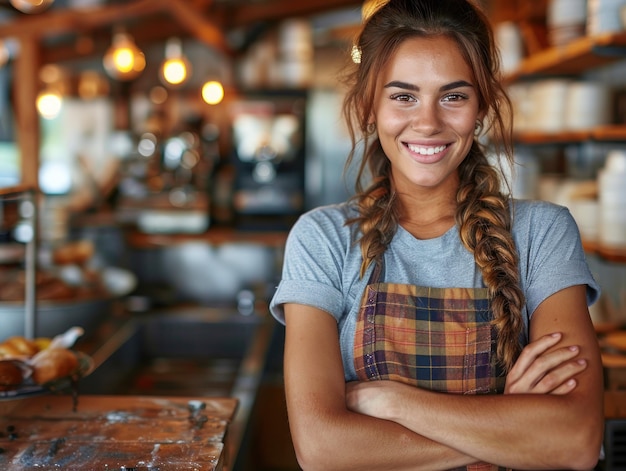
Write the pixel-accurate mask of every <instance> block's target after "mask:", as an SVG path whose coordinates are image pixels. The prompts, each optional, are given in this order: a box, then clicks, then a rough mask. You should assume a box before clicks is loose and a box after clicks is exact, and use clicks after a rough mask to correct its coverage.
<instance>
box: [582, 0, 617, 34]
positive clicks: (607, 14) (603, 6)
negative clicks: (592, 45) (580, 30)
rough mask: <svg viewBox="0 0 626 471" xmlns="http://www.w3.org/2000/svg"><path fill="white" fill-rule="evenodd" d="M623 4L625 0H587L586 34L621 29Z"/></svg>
mask: <svg viewBox="0 0 626 471" xmlns="http://www.w3.org/2000/svg"><path fill="white" fill-rule="evenodd" d="M624 6H626V0H588V1H587V35H589V36H596V35H599V34H602V33H612V32H617V31H623V30H624V25H623V24H622V20H621V10H622V8H623V7H624Z"/></svg>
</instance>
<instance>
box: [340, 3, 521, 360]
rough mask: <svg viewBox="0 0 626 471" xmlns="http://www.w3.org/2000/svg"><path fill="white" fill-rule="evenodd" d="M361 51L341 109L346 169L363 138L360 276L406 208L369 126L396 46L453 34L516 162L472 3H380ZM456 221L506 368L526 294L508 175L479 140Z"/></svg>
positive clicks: (481, 19)
mask: <svg viewBox="0 0 626 471" xmlns="http://www.w3.org/2000/svg"><path fill="white" fill-rule="evenodd" d="M367 5H368V6H369V10H366V9H364V11H365V14H364V16H365V18H364V24H363V28H362V30H361V32H360V33H359V35H358V37H357V40H356V42H355V46H354V48H353V60H354V62H356V64H355V65H353V67H352V68H351V70H350V71H349V73H348V75H347V76H346V78H347V81H348V84H349V88H348V90H347V92H346V95H345V99H344V104H343V113H344V117H345V119H346V122H347V125H348V130H349V133H350V137H351V140H352V152H351V153H350V156H349V158H348V161H347V163H346V165H347V166H349V165H351V163H352V162H353V161H354V160H355V159H356V158H357V157H356V154H357V148H358V146H359V144H362V146H363V147H362V148H363V154H362V159H361V162H360V164H359V167H358V172H357V180H356V193H355V195H354V197H353V198H352V199H353V202H354V203H355V204H356V205H357V207H358V208H359V215H358V216H357V217H356V218H354V219H352V220H350V221H348V223H349V224H357V225H358V227H359V229H360V234H361V236H360V239H359V243H360V247H361V253H362V256H363V262H362V265H361V276H364V274H365V272H366V270H367V268H368V267H369V266H370V265H371V264H372V263H377V262H379V261H380V260H381V259H382V256H383V253H384V252H385V250H386V248H387V245H388V244H389V243H390V241H391V240H392V238H393V236H394V234H395V232H396V230H397V228H398V224H399V219H400V210H399V208H398V206H399V205H398V204H395V203H396V198H397V197H396V194H395V191H394V188H393V185H392V181H391V166H390V163H389V160H388V158H387V157H386V155H385V153H384V152H383V149H382V147H381V144H380V141H379V139H378V137H377V136H376V133H375V130H373V129H372V126H371V124H370V120H371V116H373V114H374V113H373V111H374V110H373V107H374V97H375V92H376V84H377V82H376V81H377V75H378V72H379V71H380V70H382V69H383V67H384V66H385V65H386V63H387V61H388V60H389V58H390V57H392V55H393V53H394V52H395V50H396V49H397V48H398V46H399V45H400V44H401V43H402V42H403V41H405V40H406V39H409V38H413V37H416V36H417V37H437V36H445V37H449V38H451V39H453V40H454V41H455V42H456V44H457V45H458V47H459V50H460V51H461V54H462V55H463V57H464V58H465V61H466V62H467V64H468V65H469V66H470V68H471V69H472V71H473V73H474V78H475V81H476V85H477V90H478V95H479V110H480V111H481V112H482V113H483V114H484V116H485V122H486V128H485V131H488V132H489V135H490V137H491V140H492V143H493V145H494V147H495V149H496V151H497V152H498V153H500V154H501V155H504V156H505V157H506V158H507V159H508V160H509V162H510V163H512V160H513V157H512V156H513V150H512V144H511V141H512V138H511V133H512V123H511V119H512V118H511V116H512V113H511V103H510V101H509V99H508V97H507V95H506V92H505V91H504V89H503V87H502V84H501V81H500V72H499V65H500V59H499V55H498V51H497V48H496V46H495V42H494V38H493V32H492V30H491V28H490V25H489V22H488V19H487V17H486V16H485V14H484V13H483V12H482V11H481V9H480V8H479V7H478V6H476V5H474V4H473V3H472V2H471V0H387V1H385V0H374V1H371V2H367ZM458 172H459V181H460V184H459V187H458V190H457V194H456V203H457V209H456V214H455V219H456V224H457V226H458V227H459V233H460V237H461V241H462V243H463V244H464V246H465V247H466V248H467V249H468V250H469V251H470V252H471V253H473V255H474V260H475V262H476V264H477V266H478V267H479V268H480V270H481V273H482V276H483V280H484V282H485V285H486V286H487V289H488V293H489V299H490V305H491V310H492V312H493V314H494V320H493V324H494V325H495V327H496V329H497V332H498V338H497V356H498V359H499V361H500V363H501V365H502V366H503V367H504V369H505V371H508V370H509V369H510V368H511V367H512V366H513V364H514V363H515V360H516V359H517V357H518V356H519V354H520V352H521V348H522V347H521V343H520V335H521V333H522V330H523V327H524V324H523V320H522V308H523V305H524V295H523V292H522V290H521V287H520V279H519V270H518V254H517V250H516V247H515V244H514V242H513V237H512V234H511V225H512V216H511V206H510V196H509V195H506V194H504V193H503V192H502V188H503V180H502V172H501V171H499V170H498V168H497V167H494V166H493V165H492V164H491V163H490V162H489V160H488V159H487V156H486V153H485V150H484V148H483V146H482V145H481V144H480V142H479V141H478V139H474V142H473V144H472V146H471V149H470V151H469V153H468V155H467V156H466V158H465V159H464V160H463V162H462V163H461V164H460V166H459V169H458Z"/></svg>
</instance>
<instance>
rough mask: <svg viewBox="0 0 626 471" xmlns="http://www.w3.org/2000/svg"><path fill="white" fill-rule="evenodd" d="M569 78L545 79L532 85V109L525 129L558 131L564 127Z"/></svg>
mask: <svg viewBox="0 0 626 471" xmlns="http://www.w3.org/2000/svg"><path fill="white" fill-rule="evenodd" d="M569 84H570V80H566V79H546V80H540V81H538V82H536V83H534V84H533V85H532V88H531V90H530V98H531V102H532V111H531V112H530V120H529V122H528V123H527V129H528V130H532V131H535V130H536V131H542V132H559V131H562V130H563V129H564V128H565V107H566V102H567V93H568V89H569Z"/></svg>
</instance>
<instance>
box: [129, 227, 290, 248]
mask: <svg viewBox="0 0 626 471" xmlns="http://www.w3.org/2000/svg"><path fill="white" fill-rule="evenodd" d="M287 234H288V233H287V231H267V232H266V231H239V230H236V229H233V228H225V227H224V228H223V227H214V228H209V230H207V231H206V232H204V233H201V234H145V233H143V232H139V231H137V230H134V229H133V230H129V231H127V232H126V242H127V243H128V245H129V246H131V247H134V248H139V249H149V248H158V247H168V246H172V245H176V244H182V243H185V242H189V241H202V242H207V243H209V244H214V245H221V244H228V243H252V244H261V245H266V246H268V247H276V248H281V247H283V246H284V245H285V242H286V241H287Z"/></svg>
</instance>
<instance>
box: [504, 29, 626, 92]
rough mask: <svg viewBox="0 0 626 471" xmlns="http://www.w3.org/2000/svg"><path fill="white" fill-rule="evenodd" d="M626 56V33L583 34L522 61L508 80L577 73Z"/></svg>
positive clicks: (507, 77)
mask: <svg viewBox="0 0 626 471" xmlns="http://www.w3.org/2000/svg"><path fill="white" fill-rule="evenodd" d="M623 58H626V32H619V33H604V34H600V35H597V36H593V37H583V38H580V39H577V40H575V41H572V42H571V43H569V44H566V45H564V46H560V47H551V48H548V49H545V50H543V51H541V52H539V53H536V54H533V55H532V56H531V57H528V58H526V59H525V60H523V61H522V63H521V64H520V66H519V67H518V69H517V70H516V71H514V72H512V73H511V74H509V75H507V76H506V77H505V80H506V81H508V82H513V81H515V80H519V79H521V78H529V77H531V76H536V75H574V74H579V73H581V72H584V71H586V70H590V69H593V68H596V67H601V66H603V65H607V64H610V63H611V62H615V61H618V60H620V59H623Z"/></svg>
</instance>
